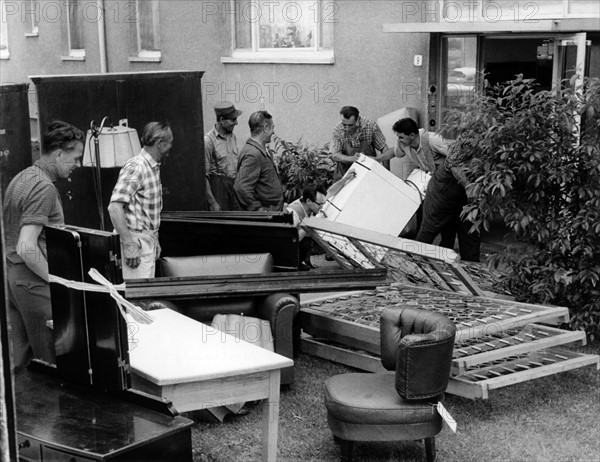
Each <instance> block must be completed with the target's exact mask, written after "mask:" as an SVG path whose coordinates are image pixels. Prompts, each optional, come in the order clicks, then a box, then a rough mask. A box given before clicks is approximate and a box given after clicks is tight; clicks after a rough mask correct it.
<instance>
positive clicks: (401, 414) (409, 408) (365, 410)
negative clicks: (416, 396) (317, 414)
mask: <svg viewBox="0 0 600 462" xmlns="http://www.w3.org/2000/svg"><path fill="white" fill-rule="evenodd" d="M394 381H395V375H394V374H393V373H386V374H360V373H353V374H341V375H336V376H333V377H331V378H329V379H328V380H327V381H326V382H325V406H326V407H327V411H328V413H329V415H330V417H333V418H335V419H337V420H340V421H343V422H348V423H356V424H362V425H394V424H396V425H397V424H422V423H432V424H435V425H437V424H438V421H439V419H440V416H439V414H438V413H437V411H436V410H435V408H434V407H433V406H432V405H431V404H434V403H437V402H438V401H441V400H442V399H443V395H441V396H439V397H436V398H432V399H430V400H426V401H420V402H415V401H410V402H409V401H406V400H404V399H403V398H401V397H400V396H398V394H397V393H396V389H395V387H394Z"/></svg>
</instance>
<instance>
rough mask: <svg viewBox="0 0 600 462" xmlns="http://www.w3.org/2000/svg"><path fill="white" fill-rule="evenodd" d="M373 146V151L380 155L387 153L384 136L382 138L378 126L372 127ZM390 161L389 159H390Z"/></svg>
mask: <svg viewBox="0 0 600 462" xmlns="http://www.w3.org/2000/svg"><path fill="white" fill-rule="evenodd" d="M373 146H374V147H375V149H376V150H377V151H379V152H381V153H382V154H383V153H384V152H386V151H388V146H387V141H386V140H385V136H383V132H382V131H381V128H379V125H377V124H375V126H374V127H373ZM390 159H391V157H390Z"/></svg>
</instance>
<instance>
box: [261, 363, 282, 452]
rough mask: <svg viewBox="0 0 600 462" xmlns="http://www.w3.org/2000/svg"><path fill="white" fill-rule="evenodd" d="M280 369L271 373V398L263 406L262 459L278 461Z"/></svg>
mask: <svg viewBox="0 0 600 462" xmlns="http://www.w3.org/2000/svg"><path fill="white" fill-rule="evenodd" d="M279 384H280V371H279V369H277V370H274V371H270V372H269V397H268V398H267V399H266V400H265V402H264V404H263V428H262V459H263V461H265V462H267V461H268V462H271V461H272V462H275V460H276V459H277V431H278V427H279Z"/></svg>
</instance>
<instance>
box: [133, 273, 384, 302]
mask: <svg viewBox="0 0 600 462" xmlns="http://www.w3.org/2000/svg"><path fill="white" fill-rule="evenodd" d="M385 274H386V273H385V269H383V270H382V269H375V270H355V271H344V270H339V271H338V270H327V271H325V270H322V271H319V270H315V271H310V272H302V271H301V272H286V273H268V274H257V275H253V274H236V275H233V276H203V277H181V278H166V277H164V278H154V279H152V280H137V281H136V280H129V281H126V288H125V297H126V298H127V299H128V300H136V299H149V298H150V299H153V298H166V299H168V300H176V299H179V300H182V299H198V298H225V297H226V298H231V297H235V296H238V297H239V296H249V295H251V296H257V295H268V294H272V293H276V292H287V293H292V294H293V293H300V292H327V291H329V292H331V291H332V290H336V291H337V290H339V291H343V290H353V289H360V288H365V287H367V288H373V287H374V286H377V285H379V284H381V283H382V282H383V280H384V279H385Z"/></svg>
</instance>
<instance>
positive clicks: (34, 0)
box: [25, 0, 41, 37]
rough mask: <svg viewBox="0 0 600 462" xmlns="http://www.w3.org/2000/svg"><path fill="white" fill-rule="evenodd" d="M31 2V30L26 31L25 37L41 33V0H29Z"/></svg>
mask: <svg viewBox="0 0 600 462" xmlns="http://www.w3.org/2000/svg"><path fill="white" fill-rule="evenodd" d="M28 3H29V25H30V27H31V29H30V31H29V32H25V37H38V36H39V35H40V27H39V19H40V14H41V13H40V8H41V6H40V2H39V0H28Z"/></svg>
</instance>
